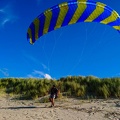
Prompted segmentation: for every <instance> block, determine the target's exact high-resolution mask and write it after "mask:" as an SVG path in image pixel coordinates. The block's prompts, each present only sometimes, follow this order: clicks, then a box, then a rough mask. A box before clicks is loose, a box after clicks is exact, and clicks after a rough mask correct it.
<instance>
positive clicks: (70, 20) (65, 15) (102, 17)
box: [27, 0, 120, 44]
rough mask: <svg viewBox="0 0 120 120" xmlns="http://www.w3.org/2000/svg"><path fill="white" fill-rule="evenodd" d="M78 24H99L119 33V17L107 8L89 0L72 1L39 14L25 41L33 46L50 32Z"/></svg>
mask: <svg viewBox="0 0 120 120" xmlns="http://www.w3.org/2000/svg"><path fill="white" fill-rule="evenodd" d="M78 22H99V23H102V24H106V25H110V26H112V27H113V28H115V29H116V30H118V31H120V16H119V15H118V13H117V12H116V11H115V10H113V9H112V8H110V7H109V6H107V5H105V4H103V3H100V2H93V1H91V0H72V1H69V2H64V3H61V4H58V5H56V6H53V7H51V8H49V9H48V10H46V11H45V12H43V13H41V14H40V15H39V16H38V17H37V18H36V19H35V20H34V21H33V22H32V23H31V25H30V26H29V28H28V31H27V39H28V40H29V42H30V43H31V44H33V43H34V42H35V41H36V40H37V39H38V38H39V37H41V36H42V35H44V34H46V33H48V32H50V31H52V30H56V29H58V28H60V27H63V26H66V25H70V24H74V23H78Z"/></svg>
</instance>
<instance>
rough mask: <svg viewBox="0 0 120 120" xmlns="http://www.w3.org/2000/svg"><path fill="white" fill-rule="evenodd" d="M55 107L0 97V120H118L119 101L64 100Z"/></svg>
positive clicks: (59, 101)
mask: <svg viewBox="0 0 120 120" xmlns="http://www.w3.org/2000/svg"><path fill="white" fill-rule="evenodd" d="M55 105H56V106H55V107H52V108H51V107H49V106H50V103H39V102H38V101H34V100H27V101H26V100H14V99H12V98H10V97H9V98H7V97H0V120H120V100H119V99H108V100H102V99H99V100H98V99H96V100H89V101H88V100H80V99H75V98H66V99H64V100H57V101H56V103H55Z"/></svg>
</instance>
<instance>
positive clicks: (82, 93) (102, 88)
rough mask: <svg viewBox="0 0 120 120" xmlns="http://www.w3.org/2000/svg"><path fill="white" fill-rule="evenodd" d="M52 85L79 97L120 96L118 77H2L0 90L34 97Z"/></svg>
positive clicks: (29, 97)
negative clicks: (55, 78)
mask: <svg viewBox="0 0 120 120" xmlns="http://www.w3.org/2000/svg"><path fill="white" fill-rule="evenodd" d="M52 85H56V87H57V88H58V89H59V90H60V92H61V93H62V94H63V95H67V96H70V97H80V98H83V99H84V98H105V99H107V98H120V78H97V77H94V76H86V77H83V76H68V77H63V78H60V79H58V80H54V79H51V80H48V79H36V78H2V79H0V91H2V90H4V91H5V93H7V94H13V95H20V96H21V99H22V98H24V99H36V98H39V97H43V96H46V95H48V94H49V90H50V88H51V87H52Z"/></svg>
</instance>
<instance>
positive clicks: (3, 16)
mask: <svg viewBox="0 0 120 120" xmlns="http://www.w3.org/2000/svg"><path fill="white" fill-rule="evenodd" d="M17 19H18V17H17V16H16V15H15V14H14V13H13V11H12V8H11V6H10V5H6V6H5V7H3V8H1V9H0V26H5V25H6V23H13V22H15V21H16V20H17Z"/></svg>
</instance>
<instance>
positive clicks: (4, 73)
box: [0, 68, 9, 77]
mask: <svg viewBox="0 0 120 120" xmlns="http://www.w3.org/2000/svg"><path fill="white" fill-rule="evenodd" d="M0 72H1V73H2V74H3V75H4V76H5V77H8V76H9V73H8V69H6V68H2V69H0Z"/></svg>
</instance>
